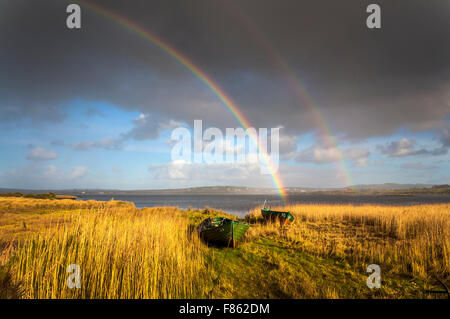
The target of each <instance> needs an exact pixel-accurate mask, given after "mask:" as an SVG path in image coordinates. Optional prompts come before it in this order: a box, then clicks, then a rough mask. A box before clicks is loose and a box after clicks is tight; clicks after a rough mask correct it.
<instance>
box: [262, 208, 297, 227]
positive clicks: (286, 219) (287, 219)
mask: <svg viewBox="0 0 450 319" xmlns="http://www.w3.org/2000/svg"><path fill="white" fill-rule="evenodd" d="M261 215H262V216H263V217H264V218H265V219H266V220H272V221H274V220H279V221H280V222H282V223H284V224H289V223H292V222H293V221H294V216H293V215H292V214H291V213H290V212H280V211H276V210H271V209H269V208H262V209H261Z"/></svg>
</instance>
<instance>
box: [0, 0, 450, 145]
mask: <svg viewBox="0 0 450 319" xmlns="http://www.w3.org/2000/svg"><path fill="white" fill-rule="evenodd" d="M94 2H96V3H100V4H101V5H102V6H106V7H108V9H110V10H111V11H113V12H116V13H119V14H120V15H122V16H124V17H127V19H130V20H133V22H134V23H136V24H138V25H139V26H141V27H143V28H145V29H148V30H151V31H152V32H153V33H154V34H156V35H157V36H158V37H160V38H161V39H163V40H164V41H166V42H167V43H169V44H170V45H171V46H173V47H174V48H176V49H177V50H178V51H179V52H181V53H182V54H183V55H184V56H186V57H188V58H189V59H190V60H192V61H193V63H194V64H196V65H198V66H199V68H201V69H202V70H203V71H204V72H205V73H206V74H208V75H209V76H210V77H211V78H212V80H213V81H214V82H216V83H217V84H218V85H219V86H220V87H221V88H222V89H223V91H224V92H226V94H227V95H229V96H230V97H232V98H233V100H235V102H236V103H237V105H238V106H239V108H240V109H241V111H242V113H243V114H244V115H245V117H246V118H247V119H248V120H249V121H250V123H251V124H252V125H253V126H255V127H276V126H278V125H283V127H284V129H283V130H284V132H283V134H286V135H296V134H299V133H303V132H308V131H318V130H319V131H320V130H323V127H322V125H321V124H320V122H321V119H317V117H316V116H315V114H316V109H315V108H319V109H320V111H321V113H322V114H324V118H325V120H326V121H327V122H328V124H329V126H330V128H331V130H332V132H333V133H335V134H337V135H339V134H343V135H344V136H346V137H347V138H348V139H361V138H367V137H371V136H380V135H387V134H390V133H392V132H395V131H396V130H397V129H398V128H399V127H409V128H411V129H413V130H415V129H421V128H423V127H428V128H429V129H433V128H434V124H433V123H436V122H437V121H441V120H443V119H445V118H446V117H447V116H448V115H449V114H450V105H449V101H450V99H449V93H448V92H450V90H449V87H450V59H449V58H448V57H449V56H450V42H449V41H448V39H449V37H450V20H449V19H448V16H449V14H450V7H449V6H448V4H447V3H446V2H443V1H438V0H434V1H433V0H429V1H426V2H425V1H422V0H411V1H395V2H393V1H388V0H379V1H378V2H377V3H378V4H379V5H380V6H381V7H382V10H383V16H382V18H383V27H382V29H381V30H376V31H374V30H368V29H367V28H366V27H365V24H364V21H365V18H366V15H367V14H366V12H365V8H366V6H367V4H368V3H370V1H360V0H350V1H345V2H342V1H333V0H330V1H316V2H313V1H299V0H285V1H283V2H276V3H275V2H273V1H261V0H248V1H216V0H214V1H212V0H207V1H206V0H199V1H195V2H186V1H177V0H175V1H165V0H164V1H163V0H161V1H156V0H155V1H143V0H141V1H133V3H129V2H127V3H125V2H124V1H108V2H105V1H102V2H100V1H94ZM66 5H67V2H65V1H60V2H58V1H40V2H39V5H36V6H30V5H29V1H21V0H17V1H14V2H8V6H5V7H2V10H0V12H2V18H1V19H0V30H2V31H1V32H0V41H1V43H2V50H1V51H0V61H7V63H5V64H4V65H2V68H3V69H2V72H1V73H0V122H3V123H10V122H11V121H15V122H18V123H19V122H23V121H30V122H31V123H34V124H36V123H42V122H46V123H54V122H59V121H63V120H64V119H65V114H66V109H65V107H66V105H67V102H69V101H71V100H73V99H82V100H85V101H88V102H97V101H100V102H108V103H111V104H113V105H116V106H118V107H121V108H123V109H126V110H130V111H139V112H142V113H143V114H154V115H157V116H161V117H162V118H171V119H174V120H175V121H184V122H186V123H191V122H192V121H193V120H194V119H196V118H202V119H204V121H205V124H206V123H208V125H209V124H210V125H212V126H217V127H235V126H237V125H238V123H237V121H236V119H235V118H233V116H232V115H231V113H230V112H228V111H227V109H226V108H225V107H224V106H223V105H221V103H220V101H218V98H217V97H216V96H214V94H212V93H211V91H209V90H208V88H207V87H206V86H205V85H204V83H202V82H201V81H199V80H198V79H197V78H196V77H195V76H193V75H192V74H191V73H190V72H189V71H187V70H186V68H184V67H183V66H182V65H181V64H180V63H178V62H177V61H174V60H173V59H172V58H170V57H169V56H168V55H167V54H166V53H164V52H162V51H161V50H160V49H159V48H157V47H156V46H154V45H152V44H151V43H149V42H147V41H144V40H143V39H142V38H140V37H139V36H137V35H136V34H134V33H132V32H130V31H129V30H127V29H126V28H123V27H121V26H120V25H118V24H114V23H113V22H111V21H110V20H109V19H106V18H104V17H102V16H101V15H99V14H97V13H94V12H92V11H91V10H89V9H86V8H83V5H82V10H83V26H82V29H81V30H77V31H76V32H74V31H73V30H68V29H67V28H66V27H65V17H66V13H65V7H66ZM231 6H233V7H234V9H233V8H231ZM405 7H407V8H408V9H407V10H405ZM324 8H325V9H324ZM233 10H234V11H237V12H238V13H239V14H235V13H233ZM238 16H243V17H244V19H243V20H244V21H247V22H248V23H250V24H251V25H254V30H257V32H258V33H259V34H260V35H262V36H263V37H264V38H265V39H264V40H262V41H261V40H258V39H259V38H260V37H258V36H255V34H254V33H252V32H251V31H249V28H248V27H246V24H245V23H242V22H241V21H240V19H239V18H238ZM169 17H170V19H169ZM250 29H251V28H250ZM265 47H272V48H274V49H275V50H276V51H277V52H278V53H279V56H280V57H281V58H282V59H283V60H284V61H286V62H287V63H288V64H289V66H290V69H291V72H292V73H293V74H296V75H297V76H298V77H299V78H300V80H301V81H302V82H303V84H304V86H305V87H306V88H307V91H308V95H309V96H310V97H311V98H312V100H313V104H310V103H308V102H307V100H306V99H305V98H304V94H303V95H302V96H303V98H302V96H299V95H297V94H296V93H295V90H294V89H293V88H292V87H291V86H290V83H291V82H289V80H288V79H287V77H286V74H284V73H283V71H282V70H281V69H280V67H279V61H277V60H276V59H274V58H273V55H271V54H270V50H269V51H268V50H266V49H265ZM297 89H298V88H297ZM155 134H156V133H155V132H154V131H153V132H152V130H149V131H147V130H144V129H143V128H139V129H136V131H135V132H134V133H133V135H134V137H135V138H136V139H144V138H154V137H155Z"/></svg>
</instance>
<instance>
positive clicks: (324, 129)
mask: <svg viewBox="0 0 450 319" xmlns="http://www.w3.org/2000/svg"><path fill="white" fill-rule="evenodd" d="M219 3H220V4H222V6H223V8H224V9H225V10H227V11H228V13H229V14H230V15H231V16H233V17H234V18H235V19H236V20H237V22H238V23H239V24H240V25H241V26H242V27H243V28H244V29H245V31H246V32H247V33H248V34H249V35H250V36H251V38H252V39H254V40H255V41H256V42H257V43H258V44H259V46H261V47H262V48H263V49H264V51H265V52H266V53H267V55H268V57H269V58H270V59H271V61H272V62H273V64H274V65H275V66H277V67H278V68H279V69H280V70H281V72H283V74H284V75H285V76H286V79H287V81H288V83H289V85H290V87H291V89H292V91H293V92H294V93H295V94H296V95H297V97H298V98H299V100H301V101H303V102H304V104H305V105H306V107H307V108H308V110H309V111H310V114H311V115H312V118H313V120H314V122H315V123H316V124H317V127H318V129H319V134H320V135H321V136H322V137H324V138H325V139H326V141H327V142H328V143H329V144H331V146H332V147H333V148H334V149H336V150H337V153H338V156H339V165H340V171H341V172H342V173H343V177H344V179H345V181H344V183H345V184H346V186H350V187H351V186H352V185H354V183H353V180H352V177H351V174H350V170H349V169H348V168H347V165H346V162H345V157H344V153H343V152H342V150H341V149H340V147H339V144H338V142H337V140H336V137H335V136H334V134H333V133H332V130H331V128H330V125H329V124H328V122H327V121H326V119H325V116H324V114H323V113H322V111H321V110H320V108H319V106H318V105H317V104H316V103H315V102H314V101H313V99H312V98H311V96H310V94H308V91H307V90H306V88H305V85H303V84H302V82H301V81H300V80H299V79H298V77H297V76H296V75H295V73H294V71H293V70H292V68H291V67H289V64H288V63H287V61H286V60H285V59H283V57H282V56H281V54H280V53H278V51H277V50H276V49H275V48H274V47H273V46H272V45H271V44H270V43H269V41H267V39H266V38H265V36H264V34H263V33H261V32H260V31H259V30H258V29H257V28H256V27H255V25H254V24H253V23H252V22H251V21H250V19H249V17H246V16H244V14H243V13H242V12H241V11H239V9H238V8H236V7H235V6H233V4H232V2H230V1H220V2H219Z"/></svg>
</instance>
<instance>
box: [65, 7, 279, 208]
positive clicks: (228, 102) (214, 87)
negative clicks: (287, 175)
mask: <svg viewBox="0 0 450 319" xmlns="http://www.w3.org/2000/svg"><path fill="white" fill-rule="evenodd" d="M74 2H77V3H79V4H81V5H83V6H85V7H87V8H89V9H91V10H93V11H95V12H97V13H99V14H100V15H102V16H104V17H105V18H107V19H109V20H112V21H114V22H116V23H119V24H120V25H122V26H124V27H125V28H127V29H128V30H130V31H132V32H134V33H136V34H138V35H139V36H141V37H142V38H144V39H146V40H148V41H150V42H151V43H153V44H154V45H155V46H157V47H158V48H159V49H161V50H163V51H164V52H166V53H167V54H168V55H169V56H171V57H172V58H174V59H175V60H176V61H178V62H179V63H181V64H182V65H183V66H184V67H186V68H187V69H188V70H189V71H190V72H192V73H193V74H194V75H195V76H196V77H197V78H198V79H200V80H201V81H202V82H203V83H204V84H205V85H206V86H207V87H208V88H209V89H210V90H211V91H212V92H213V93H214V94H215V95H216V96H217V97H218V98H219V100H220V101H221V102H222V103H223V104H224V105H225V106H226V107H227V108H228V110H229V111H230V112H231V113H232V114H233V116H234V117H235V118H236V120H237V121H238V122H239V124H240V125H241V126H242V127H243V129H244V130H247V129H248V128H250V127H252V126H251V125H250V122H249V121H248V120H247V119H246V118H245V116H244V115H243V114H242V112H241V111H240V110H239V108H238V107H237V105H236V103H235V102H234V101H233V100H232V99H231V97H229V96H228V95H227V94H226V93H225V92H224V91H223V90H222V88H221V87H220V86H219V85H218V84H217V83H215V82H214V81H213V80H212V79H211V78H210V77H209V76H208V75H207V74H206V73H204V72H203V71H202V70H201V69H200V68H199V67H198V66H196V65H195V64H194V63H192V62H191V61H190V60H189V59H188V58H187V57H185V56H183V55H182V54H181V53H180V52H179V51H177V50H176V49H175V48H173V47H172V46H170V45H169V44H168V43H166V42H164V41H163V40H162V39H160V38H158V37H157V36H156V35H154V34H152V33H150V32H149V31H148V30H146V29H144V28H142V27H140V26H139V25H137V24H136V23H134V22H132V21H130V20H128V19H126V18H124V17H122V16H119V15H118V14H116V13H114V12H112V11H110V10H108V9H106V8H103V7H100V6H98V5H96V4H93V3H89V2H87V1H81V0H76V1H74ZM248 132H249V135H250V137H251V138H252V139H254V141H255V142H256V145H257V147H258V150H259V152H260V154H262V155H263V159H264V161H265V164H266V165H267V167H268V169H269V171H270V172H271V173H270V175H271V177H272V180H273V183H274V185H275V187H276V189H277V192H278V193H279V195H280V197H281V199H282V200H283V201H284V200H285V197H286V191H285V189H284V186H283V183H282V181H281V178H280V176H279V175H278V174H277V170H276V169H274V167H273V165H272V164H271V161H270V157H269V155H268V154H267V152H266V151H264V148H263V147H262V146H261V144H260V143H259V139H258V137H257V136H256V135H254V134H253V133H250V132H251V130H249V131H248Z"/></svg>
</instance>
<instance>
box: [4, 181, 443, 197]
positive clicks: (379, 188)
mask: <svg viewBox="0 0 450 319" xmlns="http://www.w3.org/2000/svg"><path fill="white" fill-rule="evenodd" d="M285 190H286V192H287V193H288V194H302V193H311V192H332V193H349V192H353V193H354V192H361V193H378V192H381V193H386V192H398V191H401V192H406V191H408V192H414V193H448V192H450V186H449V185H432V184H396V183H385V184H364V185H354V186H352V187H345V188H310V187H287V188H286V189H285ZM15 192H20V193H23V194H43V193H49V192H52V193H55V194H60V195H183V194H186V195H188V194H197V195H201V194H205V195H207V194H211V195H212V194H240V195H242V194H263V195H265V194H268V195H269V194H278V191H277V190H276V189H274V188H263V187H241V186H205V187H190V188H178V189H149V190H119V189H60V190H55V189H41V190H35V189H34V190H30V189H14V188H0V193H15Z"/></svg>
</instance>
